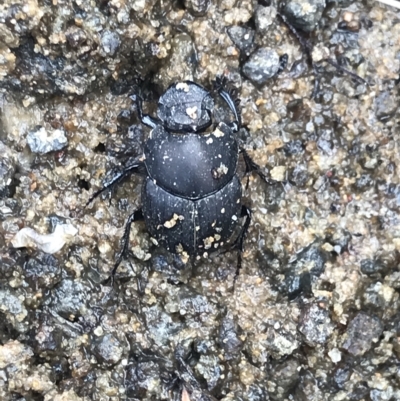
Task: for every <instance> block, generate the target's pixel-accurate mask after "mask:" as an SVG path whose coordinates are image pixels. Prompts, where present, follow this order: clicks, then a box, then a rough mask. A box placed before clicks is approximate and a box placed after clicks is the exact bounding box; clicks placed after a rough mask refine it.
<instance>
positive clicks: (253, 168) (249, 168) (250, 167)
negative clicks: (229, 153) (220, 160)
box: [240, 148, 275, 190]
mask: <svg viewBox="0 0 400 401" xmlns="http://www.w3.org/2000/svg"><path fill="white" fill-rule="evenodd" d="M240 153H241V154H242V155H243V159H244V162H245V164H246V176H247V183H246V190H247V188H248V187H249V174H250V173H252V172H255V173H256V174H257V175H258V176H259V177H260V178H261V179H262V180H263V181H264V182H266V183H267V184H269V185H272V184H275V182H274V181H273V180H271V179H270V178H269V177H267V175H266V174H265V173H264V172H263V171H262V170H261V168H260V166H259V165H258V164H257V163H255V162H254V161H253V159H252V158H251V157H250V155H249V154H248V153H247V151H246V149H243V148H241V149H240Z"/></svg>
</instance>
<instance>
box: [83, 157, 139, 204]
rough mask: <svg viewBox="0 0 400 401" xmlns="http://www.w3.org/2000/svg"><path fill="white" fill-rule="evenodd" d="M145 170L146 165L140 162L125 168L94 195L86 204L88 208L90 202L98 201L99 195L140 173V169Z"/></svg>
mask: <svg viewBox="0 0 400 401" xmlns="http://www.w3.org/2000/svg"><path fill="white" fill-rule="evenodd" d="M143 168H144V163H143V162H140V161H139V162H136V163H133V164H131V165H130V166H128V167H126V168H124V170H123V171H121V172H119V173H117V174H115V176H114V177H112V179H111V180H110V181H109V182H107V183H106V184H105V185H104V186H103V187H102V188H100V189H99V190H97V191H96V192H95V193H94V194H92V196H91V197H90V198H89V200H88V201H87V202H86V206H87V205H88V204H89V203H90V202H92V201H93V200H94V199H96V198H97V197H98V196H99V195H101V194H102V193H103V192H105V191H108V190H110V189H113V188H114V187H115V186H116V185H117V184H119V183H120V182H121V181H122V180H124V179H125V178H126V177H128V176H129V175H131V174H134V173H138V172H139V171H140V169H143Z"/></svg>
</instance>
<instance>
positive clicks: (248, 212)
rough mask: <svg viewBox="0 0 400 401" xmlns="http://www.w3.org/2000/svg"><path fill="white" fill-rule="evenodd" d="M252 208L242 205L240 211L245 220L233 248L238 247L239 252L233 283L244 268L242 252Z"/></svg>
mask: <svg viewBox="0 0 400 401" xmlns="http://www.w3.org/2000/svg"><path fill="white" fill-rule="evenodd" d="M251 215H252V212H251V209H249V208H248V207H247V206H245V205H242V210H241V213H240V217H244V218H245V221H244V224H243V226H242V228H241V230H240V233H239V235H238V236H237V238H236V240H235V242H234V243H233V244H232V247H231V250H234V249H236V250H237V252H238V254H237V265H236V271H235V276H234V277H233V283H234V284H235V283H236V280H237V278H238V277H239V272H240V270H241V268H242V254H243V251H244V240H245V239H246V236H247V232H248V231H249V226H250V223H251Z"/></svg>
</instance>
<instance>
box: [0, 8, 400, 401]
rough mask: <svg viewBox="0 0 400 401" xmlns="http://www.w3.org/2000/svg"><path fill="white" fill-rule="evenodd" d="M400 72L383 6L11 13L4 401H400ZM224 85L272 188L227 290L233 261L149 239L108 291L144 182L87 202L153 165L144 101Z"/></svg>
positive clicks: (0, 342)
mask: <svg viewBox="0 0 400 401" xmlns="http://www.w3.org/2000/svg"><path fill="white" fill-rule="evenodd" d="M277 10H278V11H279V12H282V13H284V15H286V16H287V18H289V19H290V20H291V22H292V24H293V25H295V26H296V27H297V28H298V29H299V30H301V31H302V33H301V35H302V37H303V38H306V39H307V40H308V43H312V45H313V51H312V57H313V59H314V61H315V62H316V66H315V68H312V67H311V66H310V65H309V63H307V57H306V54H305V52H304V51H303V49H302V46H301V44H300V43H299V40H298V39H296V37H295V36H294V35H293V34H292V33H291V32H290V30H289V29H288V27H287V26H286V25H285V24H284V23H283V21H282V19H281V18H280V17H279V16H277ZM309 49H310V48H309ZM285 55H286V56H285ZM285 58H287V65H286V66H284V65H283V64H284V63H283V61H284V60H285ZM327 59H330V60H334V61H335V62H336V63H337V64H339V65H340V66H341V67H344V68H346V69H348V70H350V71H352V72H354V73H356V74H358V76H359V77H361V78H362V79H364V80H365V81H366V84H365V83H363V82H362V81H361V80H360V79H354V78H353V77H352V76H350V75H349V74H343V73H342V72H341V71H340V70H338V69H336V68H333V67H332V66H331V65H330V64H329V63H327V62H326V60H327ZM280 67H284V68H283V70H282V71H280V70H281V69H282V68H280ZM399 72H400V11H399V10H395V9H392V8H389V7H386V6H383V5H381V4H380V3H378V2H376V1H372V0H365V1H362V2H361V1H355V2H352V1H346V0H338V1H327V4H325V2H324V1H323V0H288V2H287V4H286V5H285V4H276V3H274V2H273V3H272V5H271V4H267V2H261V1H260V4H257V2H256V1H253V0H220V1H210V0H181V1H175V2H173V1H163V0H108V1H107V0H102V1H100V0H99V1H94V0H92V1H86V0H74V1H72V0H52V1H51V0H26V1H18V0H3V1H2V2H1V4H0V400H2V401H11V400H12V401H17V400H19V401H22V400H26V401H31V400H32V401H39V400H40V401H41V400H45V401H50V400H54V401H69V400H70V401H78V400H96V401H100V400H101V401H103V400H104V401H106V400H132V401H134V400H144V401H145V400H182V401H187V400H191V401H194V400H204V401H205V400H224V401H230V400H232V401H233V400H243V401H245V400H248V401H261V400H296V401H297V400H299V401H306V400H307V401H308V400H312V401H314V400H315V401H317V400H332V401H336V400H351V401H353V400H354V401H356V400H366V401H370V400H371V401H389V400H400V312H399V290H400V269H399V266H400V265H399V263H400V253H399V252H400V218H399V206H400V178H399V177H400V162H399V147H400V112H399V110H398V105H399V97H400V92H399ZM216 75H224V76H226V78H227V79H228V80H229V81H230V82H231V84H232V85H233V86H234V87H236V88H237V92H238V96H239V98H240V99H241V109H242V116H243V125H244V128H243V129H242V130H241V132H240V138H241V139H242V140H243V141H244V146H245V148H246V149H247V150H248V152H249V153H250V154H251V156H252V157H253V158H254V160H255V161H256V162H257V163H258V164H259V165H260V166H262V168H263V169H264V171H266V172H269V174H270V176H271V177H272V178H273V179H274V180H275V183H274V184H273V185H267V184H265V183H264V182H262V181H261V180H260V178H259V177H257V176H254V177H251V178H250V184H249V188H248V191H247V192H246V197H245V201H246V204H248V205H249V206H251V208H252V210H253V212H254V213H253V221H252V224H251V227H250V231H249V235H248V237H247V240H246V243H245V248H246V249H245V252H244V255H243V259H244V260H243V268H242V271H241V274H240V276H239V278H238V280H237V282H236V285H235V286H233V276H234V273H235V268H236V255H235V254H233V253H226V254H220V255H213V256H211V257H210V259H205V260H201V261H199V262H196V263H195V265H194V266H192V267H191V266H188V265H183V263H182V262H181V260H180V259H179V258H177V257H174V256H172V255H169V254H167V253H166V252H164V251H163V250H162V249H159V248H157V247H155V246H154V245H153V244H152V242H151V241H150V238H149V235H148V234H147V232H146V229H145V226H144V224H143V223H138V224H135V225H134V226H133V227H132V231H131V236H130V250H131V254H130V255H129V258H127V259H126V260H125V261H124V262H123V263H122V265H121V267H120V269H119V272H118V274H117V277H116V281H115V283H114V286H111V285H110V284H109V283H107V284H105V283H104V280H105V279H106V278H107V277H108V274H109V272H110V271H111V269H112V266H113V263H114V260H115V257H116V253H117V251H118V249H119V240H120V238H121V235H122V232H123V227H124V222H125V220H126V218H127V216H128V215H129V213H131V212H132V211H133V210H134V209H135V208H137V207H139V206H140V192H141V185H140V184H141V178H140V177H132V179H130V180H129V181H127V182H126V183H124V184H123V185H122V186H121V187H120V188H118V190H117V191H116V192H115V193H113V194H111V195H112V197H111V198H110V197H108V196H105V197H103V198H99V199H97V200H96V201H95V202H93V203H92V204H90V205H89V206H88V207H85V203H86V202H87V201H88V199H89V197H90V195H91V194H92V193H93V192H94V191H96V190H98V189H99V188H100V187H101V186H102V184H103V183H104V182H106V181H107V179H108V177H110V174H111V173H112V172H115V171H118V169H120V168H122V167H123V166H124V165H126V163H127V162H128V161H129V160H131V159H132V158H135V157H137V156H138V155H140V154H141V151H142V142H143V140H144V138H146V136H147V135H148V130H147V129H146V128H144V127H143V126H142V125H141V124H140V122H139V120H138V119H137V114H136V109H135V107H134V105H132V102H131V100H130V99H129V97H128V95H129V94H130V93H132V88H133V85H135V84H137V83H138V82H143V88H144V96H145V99H146V110H147V111H148V112H152V113H154V111H155V105H156V101H157V99H158V97H159V96H160V94H162V93H163V91H164V90H165V89H166V88H167V87H168V86H169V84H171V83H172V82H174V81H176V80H183V79H191V80H194V81H196V82H198V83H200V84H202V85H203V86H205V87H206V88H209V89H211V88H212V80H213V79H214V78H215V77H216ZM317 78H318V80H319V86H318V87H317V88H316V87H315V85H314V83H315V80H316V79H317ZM315 89H317V90H315ZM313 92H314V95H315V96H314V97H312V95H313ZM215 114H216V118H227V117H229V113H228V112H227V110H226V108H224V107H223V105H222V104H218V107H217V109H216V113H215ZM17 233H18V235H17V236H16V234H17Z"/></svg>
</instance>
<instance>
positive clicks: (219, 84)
mask: <svg viewBox="0 0 400 401" xmlns="http://www.w3.org/2000/svg"><path fill="white" fill-rule="evenodd" d="M214 87H215V89H216V90H217V92H218V94H219V95H220V96H221V97H222V99H224V101H225V103H226V104H227V105H228V107H229V108H230V109H231V111H232V113H233V114H234V116H235V121H232V122H231V123H230V124H228V125H229V126H230V128H231V129H232V131H233V132H237V131H239V130H240V128H241V126H242V116H241V115H240V110H239V103H240V99H238V98H236V97H235V96H234V95H233V90H231V89H229V88H227V85H226V78H221V77H217V78H216V79H215V81H214Z"/></svg>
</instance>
